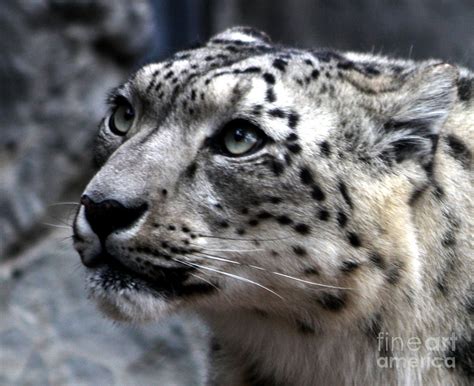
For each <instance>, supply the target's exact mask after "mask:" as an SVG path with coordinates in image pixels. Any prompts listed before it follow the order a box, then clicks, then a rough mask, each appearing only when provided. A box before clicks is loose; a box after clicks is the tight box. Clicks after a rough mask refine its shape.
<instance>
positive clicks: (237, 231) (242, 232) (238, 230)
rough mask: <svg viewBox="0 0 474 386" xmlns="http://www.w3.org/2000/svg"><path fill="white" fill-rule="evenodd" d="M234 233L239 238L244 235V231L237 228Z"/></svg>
mask: <svg viewBox="0 0 474 386" xmlns="http://www.w3.org/2000/svg"><path fill="white" fill-rule="evenodd" d="M235 232H236V233H237V234H238V235H239V236H242V235H244V234H245V229H242V228H238V229H237V230H236V231H235Z"/></svg>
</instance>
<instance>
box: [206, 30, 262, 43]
mask: <svg viewBox="0 0 474 386" xmlns="http://www.w3.org/2000/svg"><path fill="white" fill-rule="evenodd" d="M223 43H235V44H242V43H254V44H271V39H270V37H269V36H268V35H267V34H266V33H265V32H262V31H260V30H258V29H255V28H252V27H232V28H229V29H226V30H225V31H222V32H221V33H219V34H217V35H215V36H213V37H212V38H211V39H210V40H209V42H208V45H212V44H223Z"/></svg>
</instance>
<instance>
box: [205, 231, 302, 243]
mask: <svg viewBox="0 0 474 386" xmlns="http://www.w3.org/2000/svg"><path fill="white" fill-rule="evenodd" d="M198 236H199V237H202V238H208V239H219V240H232V241H247V242H252V241H280V240H287V239H291V238H293V237H292V236H287V237H278V238H274V239H255V238H253V239H246V238H235V237H221V236H213V235H204V234H202V233H200V234H199V235H198Z"/></svg>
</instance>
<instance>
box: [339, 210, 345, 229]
mask: <svg viewBox="0 0 474 386" xmlns="http://www.w3.org/2000/svg"><path fill="white" fill-rule="evenodd" d="M337 223H338V224H339V226H340V227H341V228H344V227H345V226H346V225H347V216H346V214H345V213H344V212H343V211H342V210H340V211H338V212H337Z"/></svg>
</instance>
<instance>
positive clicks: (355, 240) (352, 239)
mask: <svg viewBox="0 0 474 386" xmlns="http://www.w3.org/2000/svg"><path fill="white" fill-rule="evenodd" d="M347 239H348V240H349V243H350V244H351V245H352V246H353V247H355V248H359V247H360V246H361V245H362V242H361V241H360V238H359V236H357V234H355V233H354V232H349V233H348V234H347Z"/></svg>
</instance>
